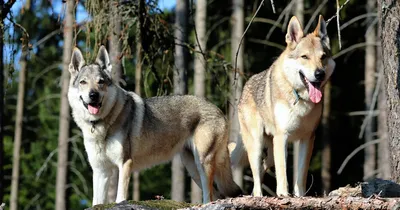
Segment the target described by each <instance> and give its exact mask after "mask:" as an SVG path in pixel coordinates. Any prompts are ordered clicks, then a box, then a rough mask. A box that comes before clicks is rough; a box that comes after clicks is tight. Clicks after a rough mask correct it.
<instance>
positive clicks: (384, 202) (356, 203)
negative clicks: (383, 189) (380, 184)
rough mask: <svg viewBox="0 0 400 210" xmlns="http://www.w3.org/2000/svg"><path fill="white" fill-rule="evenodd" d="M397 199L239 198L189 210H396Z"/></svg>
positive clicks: (399, 202)
mask: <svg viewBox="0 0 400 210" xmlns="http://www.w3.org/2000/svg"><path fill="white" fill-rule="evenodd" d="M399 206H400V199H398V198H386V199H380V198H362V197H350V196H349V197H339V196H332V197H331V196H330V197H324V198H315V197H300V198H291V197H286V198H278V197H250V196H245V197H239V198H232V199H224V200H218V201H216V202H212V203H209V204H205V205H202V206H198V207H192V208H191V209H348V210H350V209H354V210H356V209H357V210H358V209H397V208H398V207H399Z"/></svg>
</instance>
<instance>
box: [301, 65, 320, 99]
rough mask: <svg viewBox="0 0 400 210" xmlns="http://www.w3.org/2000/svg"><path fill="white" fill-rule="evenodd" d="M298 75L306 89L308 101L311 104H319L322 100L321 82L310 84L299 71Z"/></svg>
mask: <svg viewBox="0 0 400 210" xmlns="http://www.w3.org/2000/svg"><path fill="white" fill-rule="evenodd" d="M299 75H300V79H301V81H302V82H303V84H304V86H305V87H306V88H307V91H308V95H309V97H310V100H311V101H312V102H313V103H319V102H320V101H321V99H322V92H321V82H310V81H309V80H308V79H307V77H305V76H304V74H303V72H301V71H300V72H299Z"/></svg>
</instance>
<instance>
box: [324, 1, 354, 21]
mask: <svg viewBox="0 0 400 210" xmlns="http://www.w3.org/2000/svg"><path fill="white" fill-rule="evenodd" d="M349 1H350V0H346V2H344V3H343V4H342V6H340V8H339V11H340V10H342V9H343V7H344V6H346V4H347V3H349ZM336 16H337V13H336V14H335V15H333V16H332V17H331V18H329V19H328V20H327V21H326V25H327V26H328V24H329V22H331V20H332V19H333V18H335V17H336Z"/></svg>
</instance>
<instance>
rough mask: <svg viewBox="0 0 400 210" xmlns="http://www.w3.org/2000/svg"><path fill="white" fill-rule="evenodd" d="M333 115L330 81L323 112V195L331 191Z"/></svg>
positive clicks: (326, 90)
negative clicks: (331, 123)
mask: <svg viewBox="0 0 400 210" xmlns="http://www.w3.org/2000/svg"><path fill="white" fill-rule="evenodd" d="M330 115H331V82H330V81H328V83H326V85H325V89H324V106H323V112H322V120H321V125H322V145H323V146H322V168H321V178H322V193H323V194H327V193H329V192H330V191H331V179H332V178H331V177H332V176H331V158H332V153H331V138H330V123H329V122H330V118H329V116H330Z"/></svg>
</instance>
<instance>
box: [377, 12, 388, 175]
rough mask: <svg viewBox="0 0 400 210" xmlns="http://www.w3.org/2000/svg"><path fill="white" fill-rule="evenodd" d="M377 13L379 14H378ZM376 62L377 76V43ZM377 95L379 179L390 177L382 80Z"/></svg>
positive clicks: (380, 52) (378, 54) (379, 28)
mask: <svg viewBox="0 0 400 210" xmlns="http://www.w3.org/2000/svg"><path fill="white" fill-rule="evenodd" d="M378 13H381V10H378ZM378 15H379V14H378ZM380 25H381V22H380V21H378V37H379V38H380V37H381V35H382V33H381V31H382V30H381V27H380ZM376 51H377V52H376V63H377V66H378V68H377V69H378V72H380V75H379V76H382V77H383V76H384V75H383V71H382V68H383V64H382V47H381V46H380V45H379V46H377V49H376ZM379 90H380V91H379V96H378V110H379V115H378V123H377V124H378V137H379V139H380V140H381V143H380V144H379V145H378V166H379V168H378V171H379V173H378V178H381V179H390V162H389V161H388V160H389V158H390V157H389V142H388V127H387V118H386V115H387V111H386V110H387V106H386V93H385V84H384V83H383V82H382V83H381V87H380V89H379Z"/></svg>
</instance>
